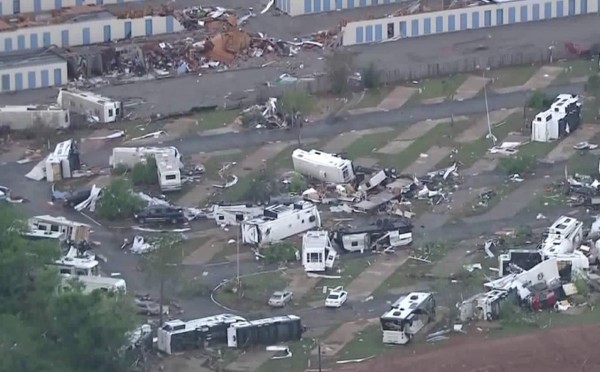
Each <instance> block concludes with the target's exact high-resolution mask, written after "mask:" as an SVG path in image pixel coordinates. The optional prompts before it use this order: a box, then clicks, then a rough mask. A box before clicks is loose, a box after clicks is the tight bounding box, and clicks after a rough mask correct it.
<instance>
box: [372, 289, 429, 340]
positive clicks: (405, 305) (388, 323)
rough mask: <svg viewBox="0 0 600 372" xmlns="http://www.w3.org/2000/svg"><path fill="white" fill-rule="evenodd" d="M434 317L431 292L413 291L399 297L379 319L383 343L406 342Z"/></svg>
mask: <svg viewBox="0 0 600 372" xmlns="http://www.w3.org/2000/svg"><path fill="white" fill-rule="evenodd" d="M434 319H435V299H434V298H433V294H432V293H427V292H413V293H410V294H409V295H407V296H406V297H402V298H400V299H399V300H398V301H396V302H395V303H394V304H393V305H392V309H391V310H389V311H387V312H386V313H385V314H383V315H382V316H381V317H380V318H379V320H380V322H381V330H382V332H383V343H384V344H399V345H404V344H407V343H408V342H409V341H410V340H411V339H412V338H413V337H414V335H416V334H417V333H418V332H419V331H420V330H421V329H423V327H425V326H426V325H427V324H428V323H429V322H431V321H433V320H434Z"/></svg>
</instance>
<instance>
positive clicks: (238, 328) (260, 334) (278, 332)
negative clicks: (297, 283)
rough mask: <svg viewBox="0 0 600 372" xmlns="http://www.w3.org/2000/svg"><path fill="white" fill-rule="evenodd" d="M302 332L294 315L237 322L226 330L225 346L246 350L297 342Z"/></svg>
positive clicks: (299, 321)
mask: <svg viewBox="0 0 600 372" xmlns="http://www.w3.org/2000/svg"><path fill="white" fill-rule="evenodd" d="M303 331H304V327H303V326H302V322H301V319H300V318H299V317H298V316H296V315H285V316H277V317H273V318H266V319H257V320H252V321H247V322H238V323H233V324H231V326H230V327H229V328H228V329H227V346H229V347H234V348H247V347H251V346H255V345H275V344H278V343H280V342H291V341H298V340H300V339H301V338H302V332H303Z"/></svg>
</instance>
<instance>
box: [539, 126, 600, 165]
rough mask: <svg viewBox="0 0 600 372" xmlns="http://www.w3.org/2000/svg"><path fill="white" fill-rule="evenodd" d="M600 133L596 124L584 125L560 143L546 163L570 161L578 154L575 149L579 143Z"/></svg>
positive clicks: (547, 156) (550, 153)
mask: <svg viewBox="0 0 600 372" xmlns="http://www.w3.org/2000/svg"><path fill="white" fill-rule="evenodd" d="M598 133H600V127H599V126H598V125H596V124H584V125H582V126H581V127H580V128H578V129H577V130H576V131H575V132H573V133H571V134H570V135H569V136H568V137H566V138H565V139H563V140H562V141H560V143H559V144H558V145H557V146H556V147H555V148H553V149H552V151H550V152H549V153H548V155H546V157H545V159H544V160H546V161H550V162H560V161H565V160H568V159H569V158H570V157H571V156H573V155H575V154H576V153H577V150H575V149H574V148H573V146H574V145H576V144H578V143H579V142H586V141H589V140H591V139H592V138H593V137H594V136H595V135H596V134H598Z"/></svg>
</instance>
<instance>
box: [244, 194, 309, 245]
mask: <svg viewBox="0 0 600 372" xmlns="http://www.w3.org/2000/svg"><path fill="white" fill-rule="evenodd" d="M319 227H321V216H320V215H319V210H318V209H317V207H316V206H315V205H314V204H312V203H310V202H307V201H299V202H297V203H294V204H290V205H286V204H276V205H272V206H269V207H266V208H265V209H264V213H263V215H262V216H261V217H257V218H254V219H251V220H248V221H244V222H242V224H241V230H242V242H243V243H245V244H253V245H264V244H270V243H275V242H278V241H281V240H283V239H286V238H289V237H290V236H294V235H297V234H301V233H303V232H305V231H308V230H312V229H316V228H319Z"/></svg>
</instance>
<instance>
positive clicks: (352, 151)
mask: <svg viewBox="0 0 600 372" xmlns="http://www.w3.org/2000/svg"><path fill="white" fill-rule="evenodd" d="M394 137H396V134H394V132H381V133H372V134H366V135H364V136H362V137H360V138H358V139H357V140H356V141H354V142H352V143H351V144H350V146H348V147H346V148H345V149H344V152H345V153H346V156H348V157H349V158H350V159H356V158H360V157H366V156H369V155H371V154H373V152H374V151H375V150H377V149H379V148H381V147H383V146H384V145H385V144H386V143H387V142H389V140H390V138H394Z"/></svg>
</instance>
